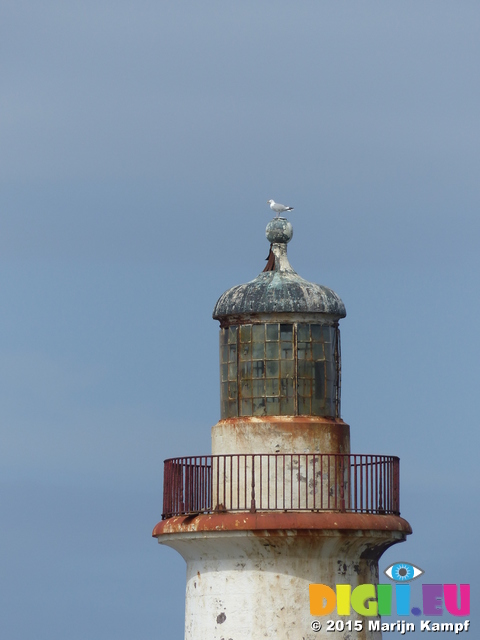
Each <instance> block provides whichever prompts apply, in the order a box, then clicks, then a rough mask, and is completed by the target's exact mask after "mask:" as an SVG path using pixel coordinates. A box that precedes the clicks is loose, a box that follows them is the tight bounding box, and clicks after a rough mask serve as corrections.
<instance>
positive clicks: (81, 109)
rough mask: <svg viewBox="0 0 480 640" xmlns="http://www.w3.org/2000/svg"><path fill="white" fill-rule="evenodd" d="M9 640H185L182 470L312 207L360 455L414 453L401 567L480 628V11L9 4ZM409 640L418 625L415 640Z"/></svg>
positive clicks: (2, 472)
mask: <svg viewBox="0 0 480 640" xmlns="http://www.w3.org/2000/svg"><path fill="white" fill-rule="evenodd" d="M0 16H1V25H2V26H1V36H0V64H1V96H2V99H1V113H2V117H1V119H0V139H1V149H2V153H1V154H0V163H1V164H0V183H1V184H0V213H1V215H0V293H1V300H2V304H1V311H0V348H1V352H0V397H1V401H0V429H1V447H0V456H1V460H0V487H1V497H2V499H1V504H2V518H1V535H0V548H1V570H0V585H1V592H0V596H1V602H2V607H1V610H2V614H1V616H0V637H1V638H5V639H6V640H24V639H25V638H27V637H32V638H35V640H65V639H66V638H69V640H132V639H135V640H141V639H144V638H145V639H146V638H149V639H151V638H169V640H181V638H183V607H184V603H183V597H184V588H185V567H184V562H183V560H182V559H181V558H180V556H177V554H175V552H174V551H172V550H170V549H168V548H164V547H159V546H158V545H157V543H156V541H155V540H153V539H152V538H151V537H150V536H151V530H152V528H153V526H154V525H155V524H156V522H157V521H158V520H160V517H161V500H162V473H163V470H162V466H163V460H164V459H165V458H167V457H172V456H176V455H189V454H205V453H208V452H209V451H210V427H211V426H212V425H213V424H215V422H216V421H217V420H218V418H219V383H218V338H217V334H218V326H217V323H216V322H214V321H213V320H212V319H211V312H212V310H213V306H214V304H215V301H216V300H217V298H218V297H219V296H220V294H221V293H222V292H223V291H224V290H225V289H227V288H229V287H231V286H233V285H235V284H238V283H240V282H246V281H247V280H250V279H252V278H254V277H255V276H256V275H257V274H258V273H259V272H260V271H261V270H262V269H263V267H264V264H265V262H264V259H265V257H266V255H267V253H268V243H267V241H266V239H265V235H264V230H265V226H266V224H267V222H268V221H269V219H270V218H271V212H270V210H269V209H268V205H267V204H266V200H268V199H269V198H273V199H275V200H277V201H279V202H283V203H285V204H288V205H292V206H294V207H295V210H294V211H293V212H292V215H291V216H290V219H291V221H292V223H293V226H294V230H295V235H294V238H293V240H292V242H291V243H290V245H289V258H290V261H291V263H292V265H293V267H294V268H295V269H296V271H298V272H299V273H300V275H302V276H303V277H304V278H306V279H309V280H312V281H314V282H318V283H321V284H324V285H327V286H329V287H331V288H333V289H334V290H335V291H337V293H338V294H339V295H340V296H341V297H342V299H343V300H344V302H345V305H346V308H347V317H346V318H345V320H343V321H342V323H341V328H342V352H343V389H342V391H343V393H342V399H343V418H344V419H345V421H346V422H348V423H349V424H350V425H351V433H352V450H353V451H354V452H358V453H383V454H393V455H399V456H400V457H401V510H402V515H403V516H404V517H405V518H407V520H409V522H410V523H411V524H412V526H413V529H414V535H413V536H411V537H410V539H409V540H408V542H407V543H405V544H403V545H401V546H398V547H393V548H392V549H390V550H389V551H388V552H387V553H386V554H385V556H384V559H383V560H382V563H381V568H382V569H384V568H386V567H387V566H388V564H391V563H392V562H394V561H397V560H407V561H409V562H413V563H415V564H417V565H418V566H419V567H421V568H422V569H424V570H425V571H426V575H425V581H427V578H428V581H429V582H441V583H445V582H454V583H460V582H470V583H471V584H472V585H475V584H476V587H477V590H476V591H475V589H474V591H473V592H472V615H471V618H472V621H475V617H477V625H478V613H477V612H478V607H479V604H480V603H479V599H478V586H479V583H480V580H479V578H478V574H479V571H480V566H479V560H478V558H479V554H478V531H479V526H480V518H479V502H478V487H479V484H480V482H479V481H480V472H479V464H478V447H479V437H478V433H479V428H478V424H479V422H478V415H479V410H478V398H479V377H480V376H479V354H480V337H479V336H480V332H479V331H478V317H479V315H480V303H479V284H478V280H479V267H480V251H479V231H480V223H479V209H480V180H479V170H480V152H479V149H480V118H479V114H480V83H479V62H480V38H479V25H480V5H479V3H478V2H477V1H469V0H463V1H462V2H445V1H442V0H435V2H433V1H431V0H430V1H428V0H426V1H424V2H418V1H417V0H416V1H411V0H402V1H401V2H400V1H393V2H388V3H387V2H380V1H378V0H377V1H375V2H373V1H370V0H364V1H363V2H356V3H353V2H345V1H343V0H339V1H333V0H329V1H326V0H322V1H320V0H315V1H305V2H298V1H297V2H293V1H288V2H286V1H282V0H278V1H276V2H262V3H259V2H258V1H255V2H253V1H250V0H243V1H242V2H235V3H234V2H225V1H222V2H220V1H212V0H206V1H205V2H191V1H189V0H183V1H182V2H178V1H176V2H173V1H172V2H170V1H163V0H156V1H155V2H154V1H148V0H136V1H135V2H132V1H126V0H115V2H114V1H113V0H95V2H93V1H92V0H83V1H82V2H64V1H63V2H60V0H57V1H54V0H43V1H42V2H33V1H32V0H4V1H3V3H2V8H1V11H0ZM392 635H393V634H392Z"/></svg>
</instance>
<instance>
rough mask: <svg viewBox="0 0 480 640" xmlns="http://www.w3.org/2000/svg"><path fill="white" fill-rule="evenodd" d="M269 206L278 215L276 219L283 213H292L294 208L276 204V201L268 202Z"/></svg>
mask: <svg viewBox="0 0 480 640" xmlns="http://www.w3.org/2000/svg"><path fill="white" fill-rule="evenodd" d="M267 204H269V205H270V209H271V210H272V211H275V213H276V214H277V215H276V216H275V217H276V218H278V217H279V216H280V214H281V213H284V212H285V211H292V209H293V207H286V206H285V205H284V204H280V203H279V202H275V200H267Z"/></svg>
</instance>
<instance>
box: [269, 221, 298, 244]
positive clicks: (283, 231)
mask: <svg viewBox="0 0 480 640" xmlns="http://www.w3.org/2000/svg"><path fill="white" fill-rule="evenodd" d="M265 235H266V236H267V240H268V241H269V242H270V243H271V244H287V242H290V240H291V239H292V238H293V227H292V225H291V223H290V222H289V221H288V220H287V219H286V218H274V219H273V220H270V222H269V223H268V224H267V228H266V231H265Z"/></svg>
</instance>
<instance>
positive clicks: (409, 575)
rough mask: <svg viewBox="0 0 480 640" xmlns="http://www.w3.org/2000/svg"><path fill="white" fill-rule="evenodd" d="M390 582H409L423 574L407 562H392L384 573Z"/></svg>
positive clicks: (421, 570)
mask: <svg viewBox="0 0 480 640" xmlns="http://www.w3.org/2000/svg"><path fill="white" fill-rule="evenodd" d="M384 573H385V575H386V576H387V577H388V578H390V580H395V582H411V581H412V580H415V578H419V577H420V576H421V575H422V574H424V573H425V571H423V569H420V567H417V566H416V565H414V564H410V563H409V562H394V563H393V564H391V565H390V566H389V567H388V568H387V569H385V571H384Z"/></svg>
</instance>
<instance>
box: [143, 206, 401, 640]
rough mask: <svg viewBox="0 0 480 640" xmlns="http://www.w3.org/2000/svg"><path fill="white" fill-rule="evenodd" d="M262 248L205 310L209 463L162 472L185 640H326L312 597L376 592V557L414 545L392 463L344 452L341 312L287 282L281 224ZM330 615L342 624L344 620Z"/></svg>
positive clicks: (169, 463) (292, 279) (176, 462)
mask: <svg viewBox="0 0 480 640" xmlns="http://www.w3.org/2000/svg"><path fill="white" fill-rule="evenodd" d="M266 237H267V240H268V242H269V243H270V253H269V257H268V262H267V265H266V267H265V269H264V270H263V271H262V272H261V273H260V274H259V275H258V276H257V277H256V278H255V279H254V280H252V281H250V282H247V283H246V284H242V285H238V286H234V287H232V288H231V289H229V290H228V291H226V292H225V293H224V294H223V295H221V296H220V298H219V299H218V301H217V303H216V305H215V308H214V311H213V317H214V319H215V320H218V321H219V323H220V341H219V342H220V344H219V348H220V420H219V421H218V422H217V424H215V426H213V427H212V452H211V454H209V455H194V454H193V452H189V453H191V454H192V455H188V456H185V457H179V458H172V459H169V460H166V461H165V463H164V490H163V514H162V520H161V522H159V523H158V524H157V525H156V527H155V529H154V531H153V536H154V537H156V538H157V539H158V542H159V543H160V544H165V545H168V546H170V547H172V548H174V549H176V550H177V551H178V552H179V553H180V554H181V555H182V556H183V558H184V559H185V561H186V565H187V584H186V601H185V640H264V639H265V638H272V639H275V640H297V639H298V640H313V639H319V638H331V637H332V633H330V632H329V631H328V629H327V627H326V625H325V624H323V625H322V627H321V629H320V630H317V629H315V630H314V629H312V622H313V621H314V620H315V617H314V616H313V615H312V613H311V611H310V595H309V594H310V589H309V587H310V585H318V584H323V585H327V586H330V588H331V589H332V590H335V588H336V585H349V587H348V586H347V589H348V588H350V590H351V591H353V589H355V588H356V587H357V586H360V585H363V584H371V585H376V584H378V560H379V558H380V556H381V555H382V554H383V552H384V551H385V550H386V549H387V548H388V547H390V546H391V545H393V544H396V543H398V542H402V541H404V540H405V538H406V536H407V535H408V534H409V533H411V528H410V525H409V524H408V522H406V520H404V519H403V518H401V517H400V507H399V460H398V458H396V457H395V456H389V455H368V454H356V453H352V452H351V451H350V427H349V425H348V424H346V423H345V422H344V421H343V420H342V418H341V349H340V328H339V322H340V320H341V319H342V318H344V317H345V316H346V311H345V306H344V304H343V302H342V300H341V298H340V297H339V296H338V295H337V294H336V293H335V292H334V291H332V290H331V289H329V288H328V287H325V286H323V285H318V284H314V283H312V282H308V281H306V280H304V279H303V278H301V277H300V276H299V275H298V274H297V273H296V272H295V271H294V269H293V268H292V266H291V265H290V262H289V260H288V256H287V244H288V243H289V242H290V240H291V239H292V237H293V228H292V225H291V223H290V222H289V221H288V220H287V219H286V218H274V219H273V220H272V221H271V222H270V223H269V224H268V225H267V229H266ZM366 606H367V605H366ZM356 608H357V609H358V607H356ZM341 613H342V615H341ZM326 617H328V619H329V620H332V621H333V623H332V624H334V623H335V622H336V621H340V620H343V621H345V620H346V618H345V611H343V612H339V611H338V609H334V610H332V611H331V612H330V613H329V614H328V616H326ZM348 619H349V620H351V621H352V622H355V621H360V622H361V623H362V624H358V625H357V626H356V628H357V630H354V631H352V629H351V628H347V626H345V627H344V629H342V626H343V625H342V624H341V623H340V624H339V625H337V631H335V633H334V634H333V635H334V636H335V638H342V639H344V640H353V638H358V639H362V640H363V639H365V640H366V639H378V638H380V637H381V632H380V631H378V630H375V628H376V627H378V625H367V624H366V620H367V619H366V618H365V617H362V615H361V614H360V613H358V612H357V611H355V610H354V609H351V610H350V611H349V615H348ZM369 620H375V618H369ZM318 621H320V622H321V621H322V618H321V617H320V618H318ZM317 628H318V627H317ZM354 628H355V627H354Z"/></svg>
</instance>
